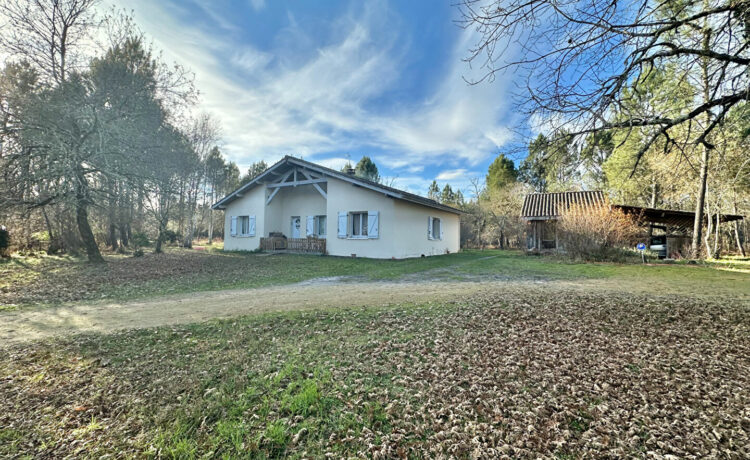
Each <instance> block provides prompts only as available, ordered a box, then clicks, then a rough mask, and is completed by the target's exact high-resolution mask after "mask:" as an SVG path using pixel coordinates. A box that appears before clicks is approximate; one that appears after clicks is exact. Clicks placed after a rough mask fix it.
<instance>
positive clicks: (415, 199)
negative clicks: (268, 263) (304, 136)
mask: <svg viewBox="0 0 750 460" xmlns="http://www.w3.org/2000/svg"><path fill="white" fill-rule="evenodd" d="M294 166H299V167H303V168H307V169H309V170H311V171H314V172H317V173H319V174H322V175H324V176H329V177H333V178H336V179H339V180H343V181H345V182H349V183H351V184H353V185H356V186H359V187H364V188H367V189H370V190H372V191H374V192H377V193H382V194H384V195H385V196H387V197H390V198H394V199H397V200H402V201H408V202H411V203H415V204H419V205H422V206H427V207H430V208H434V209H439V210H441V211H446V212H451V213H454V214H463V211H461V210H459V209H456V208H453V207H451V206H446V205H444V204H442V203H439V202H437V201H435V200H431V199H429V198H425V197H423V196H419V195H415V194H413V193H409V192H405V191H403V190H399V189H397V188H393V187H388V186H386V185H383V184H380V183H378V182H374V181H371V180H368V179H364V178H362V177H357V176H354V175H351V174H347V173H343V172H340V171H336V170H335V169H331V168H327V167H325V166H321V165H319V164H316V163H311V162H309V161H305V160H301V159H299V158H294V157H292V156H288V155H287V156H285V157H284V158H282V159H281V160H279V161H278V162H276V163H275V164H273V165H272V166H271V167H269V168H268V169H266V170H265V171H264V172H263V173H261V174H259V175H258V176H256V177H255V178H254V179H253V180H251V181H250V182H248V183H247V184H245V185H243V186H241V187H240V188H238V189H237V190H235V191H233V192H232V193H230V194H228V195H227V196H225V197H224V198H222V199H220V200H219V201H217V202H216V203H214V204H213V205H212V206H211V208H212V209H225V207H226V205H228V204H229V203H231V202H232V201H234V200H236V199H238V198H241V197H242V192H244V191H247V190H250V189H252V188H253V187H255V186H256V185H259V184H262V183H264V181H267V180H269V179H270V178H271V177H272V176H274V175H275V174H276V173H278V172H279V171H280V170H283V169H286V168H289V167H294Z"/></svg>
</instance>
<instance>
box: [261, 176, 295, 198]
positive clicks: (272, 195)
mask: <svg viewBox="0 0 750 460" xmlns="http://www.w3.org/2000/svg"><path fill="white" fill-rule="evenodd" d="M291 175H292V171H287V173H286V174H284V176H283V177H282V178H281V179H280V182H283V181H285V180H286V178H287V177H289V176H291ZM279 190H281V189H280V188H277V189H276V190H274V191H273V192H272V193H271V195H270V196H269V197H268V199H267V200H266V206H268V205H269V204H271V200H273V197H275V196H276V194H277V193H279Z"/></svg>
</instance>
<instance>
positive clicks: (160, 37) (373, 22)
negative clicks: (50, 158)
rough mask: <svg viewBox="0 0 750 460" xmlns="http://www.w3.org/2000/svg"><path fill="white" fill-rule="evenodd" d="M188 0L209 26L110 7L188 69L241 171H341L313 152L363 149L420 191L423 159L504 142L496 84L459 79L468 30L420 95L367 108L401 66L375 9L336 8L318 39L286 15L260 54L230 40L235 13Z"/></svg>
mask: <svg viewBox="0 0 750 460" xmlns="http://www.w3.org/2000/svg"><path fill="white" fill-rule="evenodd" d="M113 1H120V2H124V0H113ZM197 2H198V3H197V4H198V5H199V6H201V8H204V7H205V8H208V9H210V10H211V13H210V14H208V17H209V19H211V20H212V21H214V22H215V23H216V26H217V27H215V28H211V29H210V30H209V29H201V28H197V27H196V26H195V25H193V24H185V23H184V21H185V17H186V16H185V14H181V13H183V10H182V6H180V5H179V4H178V3H174V2H166V1H165V2H151V1H150V0H130V1H128V2H127V5H124V4H123V3H121V4H120V6H127V7H128V8H133V9H134V12H135V15H136V21H137V22H138V23H139V24H140V25H141V26H142V27H143V29H144V30H145V32H146V33H147V34H148V35H149V36H151V37H153V38H154V41H155V43H156V45H157V46H158V47H160V48H162V49H163V50H164V51H165V57H167V58H168V59H173V60H176V61H177V62H180V63H182V64H184V65H185V66H187V67H189V68H191V69H192V70H193V71H194V72H195V75H196V84H197V86H198V88H199V89H200V90H201V93H202V95H201V97H202V107H203V108H205V109H207V110H208V111H209V112H211V113H212V114H214V115H215V116H216V117H217V118H218V119H219V120H220V121H221V124H222V126H223V137H224V139H223V140H224V142H223V149H224V151H225V152H226V153H227V154H228V156H229V157H230V158H231V159H232V160H234V161H236V162H237V163H238V165H239V166H240V167H241V168H245V167H247V165H249V164H250V163H252V162H253V161H257V160H260V159H264V160H266V161H267V162H269V161H274V160H276V159H278V158H280V157H281V156H283V155H284V154H296V155H302V156H304V157H306V158H311V159H313V160H314V161H320V162H323V163H324V164H326V163H325V162H326V161H328V165H340V164H341V160H342V159H341V158H332V159H328V160H323V161H321V159H322V158H324V157H325V155H321V154H324V153H325V152H342V151H350V152H353V153H354V152H365V151H367V150H368V149H374V150H376V151H378V152H382V153H378V155H377V158H376V162H378V164H382V165H384V166H385V167H386V168H389V169H392V170H398V171H399V172H403V173H406V174H409V175H410V176H409V177H410V179H409V180H408V181H407V180H405V179H403V178H399V179H398V180H399V181H400V182H404V183H406V182H409V183H410V184H411V185H409V188H412V187H417V186H419V187H422V186H423V185H424V184H422V183H421V182H424V181H425V180H427V179H424V178H419V181H421V182H420V183H419V184H417V182H418V180H417V178H418V176H417V175H418V174H419V173H421V172H422V171H423V170H424V168H425V165H426V164H430V165H443V166H444V167H448V168H451V167H452V168H453V169H454V170H460V169H461V167H464V169H466V168H465V167H475V166H477V165H478V164H480V163H482V162H484V161H486V160H487V159H489V158H490V157H492V156H493V155H494V152H495V151H496V149H497V148H498V147H501V146H502V145H503V144H505V143H507V142H509V141H510V140H511V138H512V135H511V132H510V131H509V130H508V129H507V128H506V127H505V126H504V124H503V123H502V122H501V121H502V120H503V116H504V112H505V111H507V110H508V109H509V107H508V106H507V104H506V103H505V102H504V101H506V100H507V99H508V97H507V96H506V92H507V90H508V88H507V87H506V85H505V84H503V82H502V81H501V80H497V81H495V82H494V83H493V84H492V85H488V84H484V85H476V86H470V85H468V84H466V82H465V81H464V77H469V78H471V76H472V75H471V74H470V73H471V71H470V70H469V69H468V68H467V66H466V63H465V62H463V61H462V59H461V58H462V57H464V56H465V52H466V49H467V48H468V47H469V45H470V42H471V40H472V39H473V35H472V32H471V31H464V32H462V33H461V35H460V40H458V42H457V43H456V44H455V46H454V49H453V51H452V56H451V60H452V61H451V62H452V63H451V65H449V66H447V68H446V70H445V71H444V74H443V75H441V76H440V77H439V78H437V80H436V81H437V83H433V84H432V86H433V87H431V88H430V91H429V96H428V97H426V98H425V99H423V100H421V101H413V102H409V103H408V104H406V105H403V106H400V107H392V108H389V109H387V110H385V109H379V110H375V109H372V108H371V104H370V103H371V102H372V101H373V100H375V99H377V98H379V97H381V96H383V95H384V94H387V93H388V91H391V90H393V89H394V87H396V86H397V85H398V81H399V77H400V76H401V72H402V69H403V68H404V67H405V63H406V62H408V56H407V55H406V54H405V53H406V49H407V47H406V46H404V42H405V41H406V40H404V37H403V36H401V33H400V32H399V30H398V28H397V27H392V25H393V21H392V20H391V19H392V18H390V17H389V14H390V12H389V10H388V5H387V4H386V3H383V2H368V3H367V4H366V6H365V7H364V8H363V9H361V11H356V12H355V10H354V9H353V10H352V11H349V12H344V13H342V15H341V17H340V18H337V19H335V20H331V21H330V28H331V31H330V34H329V36H330V37H329V39H328V40H326V41H322V40H320V39H319V38H318V37H311V36H309V35H308V34H307V33H306V32H305V31H304V30H303V29H302V28H301V27H300V26H299V25H297V23H296V21H295V20H294V15H293V13H291V12H290V13H289V14H288V16H289V18H288V24H287V25H286V27H284V29H283V30H282V31H280V32H279V34H278V37H277V38H276V40H275V45H274V46H273V47H272V49H263V50H261V49H258V48H256V47H254V46H253V44H251V43H247V42H243V41H239V40H238V39H237V37H236V36H235V35H236V34H235V32H236V29H235V26H237V19H236V18H231V17H229V18H228V17H226V16H224V14H225V12H224V10H223V9H221V8H216V9H212V8H211V5H210V4H209V3H204V0H197ZM250 6H251V7H252V8H253V9H254V10H256V11H257V10H261V9H263V8H264V6H265V3H264V2H263V1H260V0H251V2H250ZM176 13H180V14H176ZM467 73H468V75H467ZM339 167H340V166H339ZM455 179H460V178H459V177H458V176H456V177H455ZM429 181H431V180H428V183H429Z"/></svg>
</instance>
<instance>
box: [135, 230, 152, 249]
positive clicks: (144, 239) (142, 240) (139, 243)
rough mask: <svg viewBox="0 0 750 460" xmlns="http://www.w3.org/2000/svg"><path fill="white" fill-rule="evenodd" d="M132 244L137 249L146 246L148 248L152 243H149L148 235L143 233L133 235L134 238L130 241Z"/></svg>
mask: <svg viewBox="0 0 750 460" xmlns="http://www.w3.org/2000/svg"><path fill="white" fill-rule="evenodd" d="M130 242H131V243H132V244H133V247H134V248H136V249H138V248H142V247H144V246H148V245H150V244H151V241H149V239H148V235H146V234H145V233H143V232H135V233H133V237H132V238H131V239H130Z"/></svg>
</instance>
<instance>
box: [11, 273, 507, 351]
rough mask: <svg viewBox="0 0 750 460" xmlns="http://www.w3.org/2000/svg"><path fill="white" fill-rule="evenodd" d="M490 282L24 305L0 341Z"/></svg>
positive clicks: (417, 295) (447, 292) (462, 291)
mask: <svg viewBox="0 0 750 460" xmlns="http://www.w3.org/2000/svg"><path fill="white" fill-rule="evenodd" d="M488 284H490V283H487V282H483V283H480V282H456V283H445V282H420V283H404V282H400V283H373V282H370V283H366V282H361V283H360V282H357V283H353V282H341V281H340V280H336V279H325V280H316V281H312V282H311V281H307V282H304V283H300V284H296V285H287V286H275V287H269V288H260V289H247V290H228V291H213V292H200V293H192V294H180V295H173V296H167V297H160V298H157V299H148V300H143V301H132V302H123V303H97V304H82V305H75V306H62V307H53V308H49V307H47V308H39V309H22V310H18V311H9V312H4V313H2V314H0V344H13V343H17V342H25V341H31V340H37V339H42V338H46V337H52V336H60V335H69V334H75V333H79V332H112V331H116V330H120V329H131V328H145V327H155V326H164V325H170V324H182V323H195V322H200V321H206V320H209V319H212V318H226V317H232V316H240V315H247V314H253V313H263V312H271V311H284V310H302V309H307V308H325V307H357V306H380V305H389V304H396V303H406V302H420V303H423V302H427V301H431V300H450V299H458V298H461V297H464V296H467V295H470V294H474V293H476V292H477V291H478V290H481V289H482V288H483V287H487V285H488ZM493 284H494V283H493ZM0 346H1V345H0Z"/></svg>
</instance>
